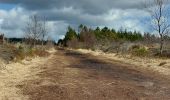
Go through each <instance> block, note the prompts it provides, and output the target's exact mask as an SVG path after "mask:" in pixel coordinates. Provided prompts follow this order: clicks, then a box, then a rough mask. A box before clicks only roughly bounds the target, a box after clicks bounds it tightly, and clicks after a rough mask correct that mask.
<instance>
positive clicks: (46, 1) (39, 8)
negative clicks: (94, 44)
mask: <svg viewBox="0 0 170 100" xmlns="http://www.w3.org/2000/svg"><path fill="white" fill-rule="evenodd" d="M143 4H144V2H143V0H0V33H4V34H5V36H7V37H23V36H24V27H25V26H26V23H27V22H28V20H29V16H31V15H34V14H36V15H38V16H45V17H46V18H47V21H48V30H49V37H50V38H52V39H54V40H58V39H60V38H63V37H64V35H65V33H66V31H67V27H68V26H71V27H73V28H75V29H77V27H78V26H79V25H80V24H83V25H86V26H88V27H91V28H95V27H97V26H99V27H101V28H102V27H104V26H107V27H109V28H114V29H116V30H118V29H119V28H120V27H123V28H126V29H128V30H136V31H141V32H148V31H149V30H150V29H149V23H148V21H147V20H146V19H148V17H149V14H148V13H147V12H146V11H145V10H144V5H143Z"/></svg>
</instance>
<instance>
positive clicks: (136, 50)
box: [131, 45, 149, 57]
mask: <svg viewBox="0 0 170 100" xmlns="http://www.w3.org/2000/svg"><path fill="white" fill-rule="evenodd" d="M131 52H132V55H134V56H140V57H146V56H148V54H149V51H148V49H147V48H146V47H144V46H140V45H134V46H132V48H131Z"/></svg>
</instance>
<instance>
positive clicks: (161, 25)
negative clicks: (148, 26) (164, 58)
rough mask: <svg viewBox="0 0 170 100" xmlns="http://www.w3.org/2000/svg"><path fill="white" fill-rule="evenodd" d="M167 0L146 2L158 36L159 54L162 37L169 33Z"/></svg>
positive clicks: (161, 47)
mask: <svg viewBox="0 0 170 100" xmlns="http://www.w3.org/2000/svg"><path fill="white" fill-rule="evenodd" d="M167 3H168V0H153V2H150V3H147V4H146V7H147V11H148V12H149V13H150V15H151V22H152V27H153V29H154V30H155V31H157V32H158V34H159V36H160V54H162V53H163V45H164V39H165V37H166V36H167V34H169V30H170V23H169V11H170V9H168V8H169V7H168V6H169V5H168V4H167Z"/></svg>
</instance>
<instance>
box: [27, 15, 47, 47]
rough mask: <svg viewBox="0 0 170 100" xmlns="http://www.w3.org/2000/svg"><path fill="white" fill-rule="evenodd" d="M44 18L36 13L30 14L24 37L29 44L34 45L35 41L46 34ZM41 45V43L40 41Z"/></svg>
mask: <svg viewBox="0 0 170 100" xmlns="http://www.w3.org/2000/svg"><path fill="white" fill-rule="evenodd" d="M46 27H47V26H46V20H45V19H42V18H41V17H38V16H37V15H33V16H30V19H29V21H28V22H27V24H26V27H25V34H26V38H27V39H29V40H30V41H29V42H30V44H31V45H32V46H35V44H36V41H37V40H38V39H41V38H42V41H43V40H44V37H45V36H46V35H47V28H46ZM42 45H43V43H42Z"/></svg>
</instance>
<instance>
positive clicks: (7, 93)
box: [0, 49, 170, 100]
mask: <svg viewBox="0 0 170 100" xmlns="http://www.w3.org/2000/svg"><path fill="white" fill-rule="evenodd" d="M51 53H52V56H50V57H48V58H36V59H34V60H32V61H23V63H16V64H11V65H8V66H7V67H6V69H4V70H2V75H0V79H1V80H2V81H0V86H1V88H2V89H1V90H0V97H1V98H0V100H1V99H2V100H169V99H170V94H169V93H170V86H169V83H170V79H169V78H167V77H164V75H161V74H159V73H158V72H153V71H150V70H146V69H143V70H139V69H138V67H136V66H135V65H132V64H127V63H122V62H121V61H116V60H113V59H110V58H107V57H101V55H95V56H94V55H91V54H89V53H86V54H84V53H80V52H77V51H72V50H64V49H59V50H57V52H55V51H53V52H51ZM14 65H15V67H14Z"/></svg>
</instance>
